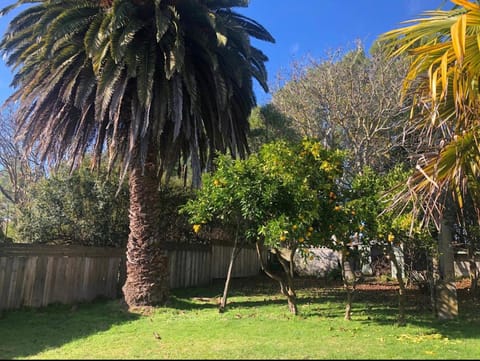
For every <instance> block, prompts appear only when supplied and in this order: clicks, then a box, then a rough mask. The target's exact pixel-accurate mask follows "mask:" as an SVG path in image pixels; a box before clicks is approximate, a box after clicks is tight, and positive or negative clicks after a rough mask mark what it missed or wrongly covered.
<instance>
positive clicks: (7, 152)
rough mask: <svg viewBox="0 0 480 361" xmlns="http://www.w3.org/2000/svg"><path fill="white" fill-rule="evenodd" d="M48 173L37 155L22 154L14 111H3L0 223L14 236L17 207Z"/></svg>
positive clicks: (0, 165)
mask: <svg viewBox="0 0 480 361" xmlns="http://www.w3.org/2000/svg"><path fill="white" fill-rule="evenodd" d="M44 174H45V170H44V169H43V167H42V166H41V165H40V164H39V161H38V158H37V157H36V155H35V154H34V153H30V154H28V155H25V156H24V155H23V154H22V152H21V147H20V145H19V144H18V142H17V141H16V140H15V122H14V117H13V110H12V108H5V109H3V110H2V111H1V112H0V224H1V223H2V221H3V222H4V223H5V224H4V227H5V233H6V234H7V236H11V235H12V231H13V228H14V224H15V221H16V214H15V211H16V207H17V206H19V205H21V204H22V203H23V202H24V200H25V192H26V188H27V187H29V185H30V184H31V183H34V182H36V181H37V180H38V179H39V178H41V177H42V176H43V175H44Z"/></svg>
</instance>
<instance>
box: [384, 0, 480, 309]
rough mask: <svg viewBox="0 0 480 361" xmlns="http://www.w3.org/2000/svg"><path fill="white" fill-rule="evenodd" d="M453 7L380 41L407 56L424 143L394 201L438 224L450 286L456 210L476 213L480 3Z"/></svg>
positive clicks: (458, 0)
mask: <svg viewBox="0 0 480 361" xmlns="http://www.w3.org/2000/svg"><path fill="white" fill-rule="evenodd" d="M452 3H453V5H454V6H453V7H452V9H450V10H435V11H428V12H426V13H425V17H423V18H421V19H415V20H411V21H410V23H411V24H410V25H408V26H406V27H403V28H399V29H395V30H392V31H390V32H387V33H385V34H383V35H382V36H381V40H382V41H383V42H384V43H385V45H386V46H387V47H389V48H390V54H391V55H392V56H396V55H400V54H407V55H408V56H409V57H410V59H411V64H410V68H409V72H408V75H407V77H406V79H405V83H404V91H405V92H407V91H408V90H413V92H414V94H415V97H414V99H415V100H414V103H413V108H412V111H413V114H414V117H413V118H412V119H413V120H414V121H415V122H414V123H415V124H414V125H415V126H416V127H417V128H418V129H420V130H421V132H422V133H423V137H421V138H422V139H424V143H423V144H421V145H420V148H421V149H420V152H419V154H420V157H419V159H418V162H417V166H416V170H415V173H414V174H413V175H412V177H411V179H410V180H409V183H408V184H409V191H408V192H407V193H406V194H401V195H400V196H399V198H398V200H399V201H401V200H406V199H407V200H414V201H415V203H416V204H417V205H419V207H417V208H416V210H417V212H418V213H420V214H422V215H423V216H424V220H425V221H426V222H428V221H429V220H433V221H435V222H436V226H437V228H438V229H439V231H440V237H439V248H440V253H441V254H443V255H448V254H450V255H451V256H450V258H451V260H450V261H449V260H447V259H444V260H443V261H444V264H443V265H442V264H440V271H442V268H443V270H444V273H445V274H444V275H442V274H441V276H443V278H444V280H445V281H446V282H447V283H448V282H450V283H452V282H451V281H453V280H454V279H453V278H454V270H453V254H452V253H451V244H450V243H451V240H452V234H453V232H452V225H453V222H454V221H455V219H454V216H453V213H454V212H453V211H452V210H453V207H458V208H460V210H462V209H463V208H464V207H463V205H464V203H465V200H469V201H471V202H472V203H473V204H474V208H475V209H476V210H477V214H478V209H480V197H479V196H480V193H479V188H478V181H479V179H480V178H479V177H480V147H479V142H478V140H479V138H478V137H479V135H480V123H479V122H478V116H479V114H480V102H479V101H480V97H479V96H480V88H479V76H480V51H479V48H478V39H479V37H480V2H478V1H475V2H471V1H468V0H452ZM407 23H408V22H407ZM417 110H418V111H417ZM479 220H480V219H479ZM440 261H442V258H440ZM445 262H446V263H448V264H446V263H445ZM440 263H442V262H440ZM449 263H451V265H449ZM441 273H442V272H441ZM454 313H455V311H454ZM447 317H448V315H447Z"/></svg>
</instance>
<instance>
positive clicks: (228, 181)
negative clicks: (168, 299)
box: [182, 139, 344, 314]
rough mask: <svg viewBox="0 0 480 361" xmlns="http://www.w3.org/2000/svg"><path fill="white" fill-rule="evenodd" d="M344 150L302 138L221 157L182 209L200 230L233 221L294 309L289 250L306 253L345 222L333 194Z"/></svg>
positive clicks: (325, 241)
mask: <svg viewBox="0 0 480 361" xmlns="http://www.w3.org/2000/svg"><path fill="white" fill-rule="evenodd" d="M343 159H344V154H343V153H342V152H340V151H334V150H327V149H325V148H324V147H322V146H321V144H320V143H319V142H316V141H314V140H309V139H305V140H303V141H302V142H301V143H300V142H299V143H295V144H288V143H287V142H285V141H276V142H272V143H268V144H265V145H263V146H262V147H261V148H260V151H259V152H258V153H255V154H252V155H251V156H250V157H248V158H247V159H245V160H240V159H232V158H230V157H228V156H219V157H218V159H217V162H216V170H215V171H214V172H213V173H212V174H205V175H204V176H203V179H202V187H201V188H200V189H199V190H198V191H197V194H196V197H195V198H194V199H192V200H190V201H189V202H187V203H186V205H185V206H184V207H183V208H182V212H185V213H187V214H188V215H189V217H190V221H191V222H192V223H194V226H193V228H194V230H195V231H196V232H200V231H201V229H202V227H204V225H205V224H211V223H220V224H221V225H224V226H226V227H232V226H233V227H234V228H235V229H236V230H237V233H238V234H239V235H240V236H241V237H242V238H243V242H252V243H255V244H256V248H257V253H258V256H259V257H260V262H261V264H262V269H263V270H264V271H265V273H266V274H267V275H268V276H269V277H271V278H272V279H274V280H276V281H278V282H279V284H280V290H281V292H282V294H283V295H285V297H286V298H287V301H288V306H289V310H290V311H291V312H292V313H294V314H296V313H297V307H296V302H295V299H296V295H295V290H294V284H293V271H294V270H293V256H294V254H295V252H296V251H297V250H298V251H300V252H302V253H303V254H304V255H305V256H306V257H308V256H309V251H308V249H309V247H311V246H319V245H331V244H332V239H331V235H332V234H333V233H334V232H335V231H336V230H337V229H340V228H341V227H343V226H342V224H343V223H341V222H340V221H342V222H343V220H344V219H343V218H342V217H341V216H335V214H336V213H339V214H342V213H343V211H342V210H341V206H340V205H338V203H337V202H336V200H335V197H336V196H335V194H336V193H337V189H338V180H339V178H340V177H341V175H342V172H343ZM264 249H268V250H269V251H270V252H271V253H272V254H274V255H275V257H276V258H277V260H278V261H279V262H280V264H281V266H282V269H281V271H280V272H279V273H278V272H275V271H274V270H272V269H270V267H269V266H268V264H267V262H266V260H264V259H263V256H262V253H263V252H262V251H263V250H264Z"/></svg>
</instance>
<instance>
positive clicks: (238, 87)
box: [0, 0, 274, 306]
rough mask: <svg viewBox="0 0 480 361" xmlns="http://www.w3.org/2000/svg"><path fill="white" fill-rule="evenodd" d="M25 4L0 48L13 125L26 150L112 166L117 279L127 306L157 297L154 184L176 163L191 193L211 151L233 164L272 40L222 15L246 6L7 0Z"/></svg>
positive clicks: (164, 280) (220, 0)
mask: <svg viewBox="0 0 480 361" xmlns="http://www.w3.org/2000/svg"><path fill="white" fill-rule="evenodd" d="M27 3H28V4H29V6H28V7H27V8H26V9H24V10H23V11H21V12H20V14H19V15H17V16H16V17H14V19H13V20H12V21H11V22H10V24H9V27H8V29H7V31H6V33H5V36H4V38H3V39H2V41H1V43H0V47H1V50H2V52H3V54H4V55H6V61H7V64H8V65H9V66H11V67H12V68H13V69H14V70H15V71H16V72H15V74H14V80H13V83H12V85H13V86H14V87H16V91H15V92H14V93H13V95H12V96H11V97H10V98H9V99H8V102H9V103H18V109H17V111H16V119H17V120H18V130H19V136H20V137H21V138H22V139H23V141H24V144H23V145H24V146H25V149H27V150H29V149H32V148H35V149H37V150H38V152H39V154H40V156H41V159H42V160H44V161H47V162H49V163H53V164H57V163H59V162H61V161H62V160H64V159H69V160H70V161H71V164H72V167H76V166H78V165H79V164H80V163H81V160H82V157H83V156H84V155H85V153H86V152H87V151H88V152H92V154H93V161H92V166H93V167H98V166H99V164H100V160H101V158H102V157H101V156H102V154H103V153H105V152H107V153H108V161H109V166H110V167H113V165H114V164H116V163H117V162H120V164H121V167H122V178H123V177H124V176H125V175H127V174H128V178H129V194H130V205H129V216H130V227H129V228H130V234H129V238H128V242H127V257H126V258H127V260H128V261H127V280H126V283H125V285H124V287H123V292H124V296H125V300H126V302H127V304H128V305H130V306H139V305H155V304H163V303H164V302H166V300H167V299H168V294H169V292H168V289H169V281H168V257H167V251H166V249H164V247H162V242H161V241H160V230H159V228H158V226H157V221H158V216H159V210H158V205H159V193H158V190H157V189H158V187H159V183H160V180H161V178H162V176H163V175H165V174H167V175H168V174H169V173H170V171H171V170H172V169H173V168H174V166H175V165H176V164H177V163H178V161H179V159H181V160H183V161H184V162H186V161H187V160H188V159H189V160H190V162H191V168H192V173H193V185H194V186H196V185H198V181H199V179H200V173H201V171H202V170H204V169H205V168H206V167H208V165H209V163H211V161H212V158H213V155H214V152H215V151H216V150H219V151H221V152H228V151H229V152H231V153H232V154H234V155H238V156H244V155H245V154H246V153H247V151H248V148H247V145H246V137H247V130H248V116H249V114H250V111H251V109H252V107H254V106H255V103H256V100H255V96H254V93H253V89H252V78H255V79H256V80H257V81H258V82H259V83H260V84H261V85H262V86H263V87H264V88H265V90H268V89H267V85H266V75H267V74H266V70H265V66H264V63H265V61H267V57H266V56H265V55H264V54H263V53H262V52H261V51H260V50H259V49H257V48H256V47H254V46H252V45H251V44H250V38H251V37H254V38H257V39H260V40H264V41H271V42H273V41H274V39H273V38H272V36H271V35H270V34H269V33H268V31H267V30H266V29H265V28H264V27H262V26H261V25H260V24H258V23H257V22H256V21H254V20H252V19H249V18H247V17H245V16H243V15H241V14H238V13H236V12H234V11H232V8H233V7H236V6H247V4H248V1H246V0H197V1H194V0H186V1H176V0H85V1H77V0H66V1H46V0H38V1H31V0H28V1H27V0H18V1H16V2H14V3H13V4H12V5H10V6H8V7H6V8H4V9H3V10H2V13H5V12H8V11H10V10H12V9H13V8H15V7H17V6H19V5H22V4H27Z"/></svg>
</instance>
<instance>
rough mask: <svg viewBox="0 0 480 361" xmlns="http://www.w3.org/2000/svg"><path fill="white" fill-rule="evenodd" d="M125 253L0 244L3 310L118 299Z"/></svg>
mask: <svg viewBox="0 0 480 361" xmlns="http://www.w3.org/2000/svg"><path fill="white" fill-rule="evenodd" d="M123 254H124V252H123V251H122V250H119V249H112V248H97V247H81V246H45V245H31V244H15V245H5V246H0V309H12V308H18V307H21V306H29V307H41V306H46V305H48V304H50V303H67V304H68V303H74V302H82V301H89V300H92V299H94V298H96V297H99V296H104V297H107V298H114V297H116V295H117V286H118V279H119V270H120V265H121V262H122V260H123V257H124V256H123Z"/></svg>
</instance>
